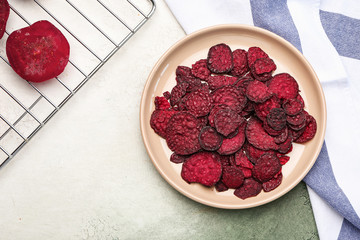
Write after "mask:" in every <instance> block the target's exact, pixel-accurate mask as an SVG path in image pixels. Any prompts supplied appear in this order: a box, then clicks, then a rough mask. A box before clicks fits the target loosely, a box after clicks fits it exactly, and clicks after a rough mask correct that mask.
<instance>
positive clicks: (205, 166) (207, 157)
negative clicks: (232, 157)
mask: <svg viewBox="0 0 360 240" xmlns="http://www.w3.org/2000/svg"><path fill="white" fill-rule="evenodd" d="M221 173H222V167H221V163H220V161H219V157H218V156H217V155H216V154H215V153H211V152H199V153H195V154H193V155H191V156H190V157H189V158H188V159H187V160H186V161H185V162H184V164H183V165H182V170H181V177H182V178H183V179H184V180H185V181H186V182H188V183H193V182H195V183H201V184H202V185H204V186H208V187H211V186H213V185H215V183H217V182H218V181H219V180H220V177H221Z"/></svg>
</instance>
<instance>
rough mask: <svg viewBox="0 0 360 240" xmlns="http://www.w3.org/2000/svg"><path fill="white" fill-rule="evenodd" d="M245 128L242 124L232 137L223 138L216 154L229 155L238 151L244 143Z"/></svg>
mask: <svg viewBox="0 0 360 240" xmlns="http://www.w3.org/2000/svg"><path fill="white" fill-rule="evenodd" d="M245 126H246V124H245V123H243V124H242V125H241V126H240V127H239V130H238V133H237V134H236V135H235V136H234V137H232V138H224V139H223V142H222V144H221V146H220V148H219V149H218V150H217V152H218V153H219V154H222V155H230V154H233V153H236V152H237V151H239V150H240V149H241V147H242V146H243V144H244V142H245V133H244V128H245Z"/></svg>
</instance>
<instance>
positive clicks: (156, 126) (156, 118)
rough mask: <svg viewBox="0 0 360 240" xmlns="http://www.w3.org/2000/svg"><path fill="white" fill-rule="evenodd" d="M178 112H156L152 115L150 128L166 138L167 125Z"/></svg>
mask: <svg viewBox="0 0 360 240" xmlns="http://www.w3.org/2000/svg"><path fill="white" fill-rule="evenodd" d="M175 113H176V112H175V111H172V110H155V111H153V112H152V114H151V118H150V126H151V128H152V129H153V130H154V131H155V132H156V133H157V134H158V135H159V136H160V137H162V138H166V127H167V124H168V122H169V120H170V118H171V117H172V115H174V114H175Z"/></svg>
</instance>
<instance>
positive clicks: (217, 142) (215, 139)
mask: <svg viewBox="0 0 360 240" xmlns="http://www.w3.org/2000/svg"><path fill="white" fill-rule="evenodd" d="M222 141H223V137H222V136H221V135H220V134H219V133H218V132H217V131H216V130H215V129H214V128H212V127H210V126H205V127H203V128H202V129H201V132H200V135H199V142H200V146H201V148H202V149H204V150H207V151H215V150H217V149H218V148H219V147H220V146H221V144H222Z"/></svg>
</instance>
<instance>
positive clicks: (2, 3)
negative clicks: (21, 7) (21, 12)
mask: <svg viewBox="0 0 360 240" xmlns="http://www.w3.org/2000/svg"><path fill="white" fill-rule="evenodd" d="M9 15H10V6H9V3H8V1H7V0H0V39H1V38H2V37H3V36H4V33H5V29H6V23H7V20H8V19H9Z"/></svg>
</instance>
